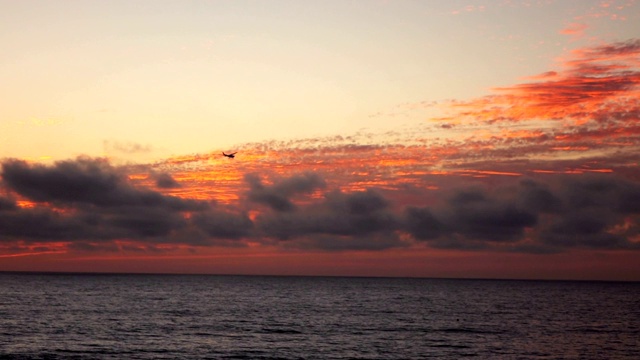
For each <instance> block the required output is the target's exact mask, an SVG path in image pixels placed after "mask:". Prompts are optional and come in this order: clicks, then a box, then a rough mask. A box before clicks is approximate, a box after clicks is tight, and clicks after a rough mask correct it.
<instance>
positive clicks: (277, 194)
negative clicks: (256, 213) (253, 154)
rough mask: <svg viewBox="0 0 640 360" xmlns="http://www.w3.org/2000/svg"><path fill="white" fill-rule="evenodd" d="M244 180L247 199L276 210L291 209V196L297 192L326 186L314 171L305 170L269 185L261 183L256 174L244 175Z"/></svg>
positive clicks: (307, 192)
mask: <svg viewBox="0 0 640 360" xmlns="http://www.w3.org/2000/svg"><path fill="white" fill-rule="evenodd" d="M245 181H246V182H247V183H248V184H249V186H250V190H249V193H248V194H247V195H248V199H249V200H250V201H253V202H256V203H260V204H264V205H267V206H269V207H270V208H272V209H273V210H277V211H292V210H294V209H295V207H296V206H295V205H294V204H293V202H292V201H291V199H290V198H291V197H292V196H294V195H297V194H310V193H312V192H313V191H314V190H316V189H321V188H324V187H325V186H326V184H325V182H324V180H323V179H322V178H320V176H318V175H317V174H315V173H311V172H307V173H303V174H299V175H294V176H292V177H290V178H286V179H279V180H278V181H277V182H276V183H274V184H273V185H271V186H266V185H264V184H263V183H262V180H261V179H260V177H259V176H258V175H256V174H247V175H245Z"/></svg>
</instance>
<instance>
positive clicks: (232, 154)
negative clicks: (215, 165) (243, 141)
mask: <svg viewBox="0 0 640 360" xmlns="http://www.w3.org/2000/svg"><path fill="white" fill-rule="evenodd" d="M237 153H238V152H237V151H236V152H234V153H231V154H225V153H224V151H223V152H222V155H224V156H226V157H228V158H229V159H233V158H234V157H236V154H237Z"/></svg>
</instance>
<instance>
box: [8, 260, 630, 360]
mask: <svg viewBox="0 0 640 360" xmlns="http://www.w3.org/2000/svg"><path fill="white" fill-rule="evenodd" d="M0 358H2V359H464V358H473V359H638V358H640V283H616V282H578V281H515V280H448V279H408V278H347V277H344V278H342V277H278V276H213V275H133V274H132V275H122V274H44V273H0Z"/></svg>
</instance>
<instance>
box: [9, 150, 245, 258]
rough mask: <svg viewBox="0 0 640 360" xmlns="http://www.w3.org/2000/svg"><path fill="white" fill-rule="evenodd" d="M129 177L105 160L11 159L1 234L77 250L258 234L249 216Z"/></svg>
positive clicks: (190, 242) (199, 242) (201, 242)
mask: <svg viewBox="0 0 640 360" xmlns="http://www.w3.org/2000/svg"><path fill="white" fill-rule="evenodd" d="M128 179H129V178H128V176H127V174H126V169H125V168H122V167H114V166H112V165H111V164H110V163H109V162H108V161H107V160H105V159H93V158H84V157H83V158H78V159H75V160H67V161H61V162H58V163H55V164H53V165H51V166H45V165H39V164H29V163H27V162H25V161H20V160H15V159H9V160H5V161H3V162H2V185H3V187H4V188H5V189H6V190H7V191H8V192H10V193H12V194H13V196H12V197H0V229H2V231H1V233H0V240H2V241H4V242H15V241H23V242H25V243H40V242H43V243H44V242H61V241H62V242H67V243H69V249H104V248H105V246H106V247H107V248H109V247H111V246H112V245H113V244H112V242H113V241H116V240H117V241H120V240H124V241H133V242H142V243H146V244H148V245H149V246H150V248H152V247H153V246H154V245H157V244H167V243H174V244H187V245H212V244H214V243H216V240H217V239H225V240H238V239H239V238H241V237H243V236H246V235H248V234H249V232H250V229H251V227H252V223H251V220H249V219H248V218H247V216H246V215H242V214H240V215H239V214H237V212H235V211H233V210H232V209H225V208H221V207H215V206H213V205H212V203H211V202H209V201H199V200H192V199H183V198H179V197H174V196H169V195H164V194H162V193H160V192H156V191H153V190H150V189H147V188H144V187H140V186H134V185H133V184H132V183H131V182H130V181H129V180H128ZM14 198H18V199H24V200H21V201H22V202H26V203H28V206H21V205H19V203H18V202H17V201H16V200H14ZM100 244H102V245H100ZM109 244H111V245H109Z"/></svg>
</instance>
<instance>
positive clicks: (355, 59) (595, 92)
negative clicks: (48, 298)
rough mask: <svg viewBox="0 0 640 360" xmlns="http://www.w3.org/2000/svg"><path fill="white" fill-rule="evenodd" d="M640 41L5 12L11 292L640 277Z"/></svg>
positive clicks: (525, 30)
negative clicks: (178, 283) (82, 282)
mask: <svg viewBox="0 0 640 360" xmlns="http://www.w3.org/2000/svg"><path fill="white" fill-rule="evenodd" d="M638 24H640V2H638V1H633V0H621V1H603V0H600V1H584V0H575V1H570V0H566V1H552V0H548V1H542V0H541V1H515V0H514V1H509V0H496V1H399V0H398V1H393V0H389V1H382V0H380V1H377V0H370V1H332V0H323V1H294V0H290V1H159V0H155V1H79V0H78V1H66V0H62V1H60V0H57V1H27V0H25V1H9V0H0V45H1V47H0V48H1V49H2V52H1V55H0V80H1V81H0V93H1V94H2V96H1V97H0V271H2V270H17V271H89V272H102V271H107V272H162V273H212V274H281V275H357V276H419V277H465V278H527V279H594V280H635V281H640V170H639V169H638V165H639V161H640V26H639V25H638ZM222 151H225V152H236V151H237V152H238V153H237V155H236V158H235V159H228V158H225V157H223V156H222V154H221V152H222Z"/></svg>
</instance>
